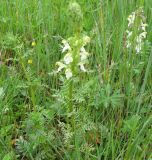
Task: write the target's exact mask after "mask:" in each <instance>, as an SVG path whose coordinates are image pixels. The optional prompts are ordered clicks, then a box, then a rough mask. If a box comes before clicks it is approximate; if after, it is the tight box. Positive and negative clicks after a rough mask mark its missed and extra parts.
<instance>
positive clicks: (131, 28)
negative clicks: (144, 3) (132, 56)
mask: <svg viewBox="0 0 152 160" xmlns="http://www.w3.org/2000/svg"><path fill="white" fill-rule="evenodd" d="M145 19H146V18H145V16H144V11H143V8H142V7H141V8H139V9H138V10H136V11H135V12H132V14H131V15H129V17H128V30H127V31H126V35H127V36H126V38H127V40H126V48H132V47H133V49H134V50H135V52H136V54H139V53H140V52H141V50H142V46H143V44H144V39H145V38H146V35H147V32H146V27H147V26H148V25H147V24H146V23H145Z"/></svg>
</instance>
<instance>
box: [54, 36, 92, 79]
mask: <svg viewBox="0 0 152 160" xmlns="http://www.w3.org/2000/svg"><path fill="white" fill-rule="evenodd" d="M89 42H90V38H89V37H88V36H83V37H82V38H78V37H71V38H69V39H68V40H65V39H63V40H62V44H63V46H62V53H63V54H65V55H64V57H63V59H62V60H61V61H59V62H56V65H57V66H58V69H57V73H58V72H61V71H62V70H64V72H65V76H66V78H67V79H70V78H72V77H73V76H74V74H76V73H77V72H78V68H79V71H82V72H87V70H86V68H85V65H86V64H87V59H88V56H89V53H88V52H87V51H86V50H85V46H86V45H87V44H88V43H89Z"/></svg>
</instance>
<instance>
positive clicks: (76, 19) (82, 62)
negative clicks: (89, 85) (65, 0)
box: [56, 2, 90, 113]
mask: <svg viewBox="0 0 152 160" xmlns="http://www.w3.org/2000/svg"><path fill="white" fill-rule="evenodd" d="M69 11H70V13H71V14H70V15H71V20H72V21H73V23H72V24H73V25H74V26H73V28H74V36H72V37H70V38H68V39H67V40H66V39H63V40H62V54H63V58H62V59H61V60H60V61H58V62H56V66H57V67H58V69H57V71H56V73H58V74H61V73H64V75H65V77H66V80H65V82H64V83H68V88H69V89H68V93H67V94H68V108H67V113H68V112H72V111H73V110H74V108H73V103H72V102H73V87H74V86H75V85H74V82H75V79H76V78H80V74H81V73H87V71H88V69H87V65H88V56H89V53H88V52H87V51H86V48H85V47H86V45H87V44H89V43H90V37H88V36H87V35H83V34H82V33H81V32H80V31H81V23H80V22H81V21H82V18H83V14H82V12H81V8H80V6H79V5H78V4H77V3H75V2H74V3H71V4H70V5H69ZM79 80H80V79H79Z"/></svg>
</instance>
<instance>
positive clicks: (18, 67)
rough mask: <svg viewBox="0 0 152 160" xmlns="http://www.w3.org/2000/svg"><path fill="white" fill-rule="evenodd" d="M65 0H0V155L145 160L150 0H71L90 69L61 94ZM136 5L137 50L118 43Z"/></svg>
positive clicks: (151, 103)
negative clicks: (139, 23)
mask: <svg viewBox="0 0 152 160" xmlns="http://www.w3.org/2000/svg"><path fill="white" fill-rule="evenodd" d="M69 2H71V1H69V0H51V1H50V0H43V1H42V0H33V1H28V0H27V1H24V0H1V1H0V76H1V78H0V159H2V160H16V159H28V160H35V159H36V160H40V159H44V160H50V159H52V160H53V159H54V160H55V159H69V160H83V159H85V160H108V159H109V160H120V159H122V160H133V159H134V160H150V159H151V158H152V134H151V133H152V127H151V125H152V114H151V110H152V71H151V70H152V47H151V45H152V44H151V41H152V11H151V10H152V1H151V0H137V1H136V0H77V2H78V3H79V5H80V6H81V9H82V12H83V21H82V22H81V26H82V30H81V34H86V35H89V37H91V43H90V45H89V46H87V51H89V53H90V56H89V64H88V70H89V71H88V73H84V74H80V75H79V76H78V77H76V78H75V79H74V82H73V88H72V96H69V97H68V94H69V91H68V89H69V88H68V86H69V83H71V82H69V81H67V80H65V77H64V74H61V75H56V74H54V71H55V69H56V66H55V63H56V62H57V61H59V60H60V59H61V58H62V57H63V54H62V53H61V41H62V39H63V38H64V39H68V38H69V37H72V36H74V35H75V30H74V27H75V24H74V23H73V21H72V18H71V17H70V12H69V10H68V7H69ZM142 6H143V10H144V14H145V17H146V23H147V24H148V27H147V37H146V40H145V43H144V47H143V50H142V52H141V53H140V54H136V53H134V51H133V50H131V49H130V50H128V49H126V47H125V43H126V30H127V28H128V26H127V25H128V21H127V18H128V16H129V15H130V14H131V13H132V12H134V11H136V10H137V9H138V8H139V7H142ZM136 30H137V29H136V28H135V31H136ZM32 42H35V43H36V45H33V46H32ZM28 60H32V63H31V64H30V63H28ZM69 102H70V105H72V107H71V108H72V110H71V109H70V110H68V113H67V108H68V107H69ZM71 102H72V103H71Z"/></svg>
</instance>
